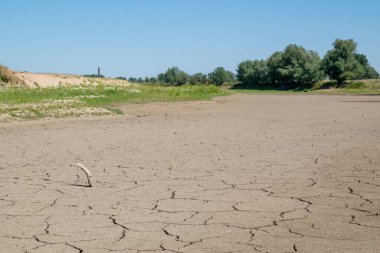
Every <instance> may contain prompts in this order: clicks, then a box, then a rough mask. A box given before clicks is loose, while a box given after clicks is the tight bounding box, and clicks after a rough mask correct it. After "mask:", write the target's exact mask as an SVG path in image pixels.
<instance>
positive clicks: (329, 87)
mask: <svg viewBox="0 0 380 253" xmlns="http://www.w3.org/2000/svg"><path fill="white" fill-rule="evenodd" d="M237 87H238V88H234V89H232V92H233V93H255V94H296V93H306V94H309V93H311V94H330V95H345V94H347V95H348V94H356V95H380V80H360V81H348V82H347V83H345V84H342V85H337V83H336V82H331V81H329V82H326V81H324V82H319V83H316V84H315V85H313V86H311V87H307V88H303V89H293V90H292V89H274V88H269V89H259V88H239V86H237Z"/></svg>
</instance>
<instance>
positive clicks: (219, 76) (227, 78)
mask: <svg viewBox="0 0 380 253" xmlns="http://www.w3.org/2000/svg"><path fill="white" fill-rule="evenodd" d="M209 78H210V79H211V81H212V82H213V83H214V84H216V85H222V84H224V83H225V82H231V81H233V80H234V79H235V75H234V74H233V73H232V72H231V71H227V70H225V69H224V68H223V67H217V68H216V69H214V71H213V72H211V73H210V74H209Z"/></svg>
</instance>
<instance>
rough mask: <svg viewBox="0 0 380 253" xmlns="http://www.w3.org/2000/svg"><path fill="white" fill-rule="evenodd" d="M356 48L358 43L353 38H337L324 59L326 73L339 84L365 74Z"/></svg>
mask: <svg viewBox="0 0 380 253" xmlns="http://www.w3.org/2000/svg"><path fill="white" fill-rule="evenodd" d="M356 48H357V44H356V42H355V41H354V40H352V39H349V40H340V39H337V40H335V42H334V43H333V49H331V50H329V51H328V52H327V54H326V55H325V57H324V58H323V61H322V66H323V69H324V71H325V73H326V74H327V75H328V76H329V77H330V78H331V79H334V80H336V81H337V82H338V83H339V84H342V83H343V82H345V81H346V80H352V79H357V78H360V77H361V76H364V75H365V69H364V67H363V65H362V64H361V63H360V62H359V61H358V59H357V57H355V55H356Z"/></svg>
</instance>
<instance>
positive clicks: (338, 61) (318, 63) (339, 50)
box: [237, 39, 379, 88]
mask: <svg viewBox="0 0 380 253" xmlns="http://www.w3.org/2000/svg"><path fill="white" fill-rule="evenodd" d="M356 49H357V44H356V42H355V41H354V40H352V39H349V40H340V39H337V40H335V42H334V43H333V48H332V49H331V50H329V51H328V52H327V53H326V55H325V56H324V57H323V59H321V58H320V57H319V55H318V53H317V52H315V51H312V50H306V49H305V48H303V47H302V46H298V45H294V44H291V45H288V46H287V47H286V48H285V49H284V50H283V51H277V52H274V53H273V54H272V55H271V56H270V57H269V58H268V59H266V60H247V61H243V62H241V63H240V64H239V65H238V68H237V79H238V80H239V81H240V82H242V83H244V84H248V85H251V86H258V87H260V86H261V87H265V86H267V85H271V86H282V87H287V88H296V87H300V86H305V85H310V84H314V83H316V82H318V81H321V80H324V79H327V78H329V79H330V80H335V81H336V82H337V83H338V84H342V83H343V82H345V81H347V80H362V79H377V78H379V73H378V72H377V71H376V70H375V69H374V68H373V67H372V66H370V64H369V62H368V60H367V57H366V56H365V55H364V54H359V53H357V51H356Z"/></svg>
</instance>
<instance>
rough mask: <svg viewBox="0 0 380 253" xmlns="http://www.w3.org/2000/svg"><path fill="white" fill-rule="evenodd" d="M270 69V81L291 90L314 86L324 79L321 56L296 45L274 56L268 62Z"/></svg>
mask: <svg viewBox="0 0 380 253" xmlns="http://www.w3.org/2000/svg"><path fill="white" fill-rule="evenodd" d="M268 68H269V69H268V73H270V74H269V78H268V80H269V79H270V80H271V81H272V82H274V83H281V84H283V85H286V86H287V87H289V88H290V87H299V86H302V85H308V84H312V83H315V82H318V81H320V80H321V79H322V78H323V71H322V69H321V60H320V58H319V55H318V54H317V53H316V52H314V51H311V50H309V51H308V50H306V49H305V48H303V47H301V46H298V45H294V44H291V45H288V46H287V47H286V48H285V50H284V51H283V52H280V53H277V52H276V53H275V54H273V55H272V56H271V57H270V59H269V60H268Z"/></svg>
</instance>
